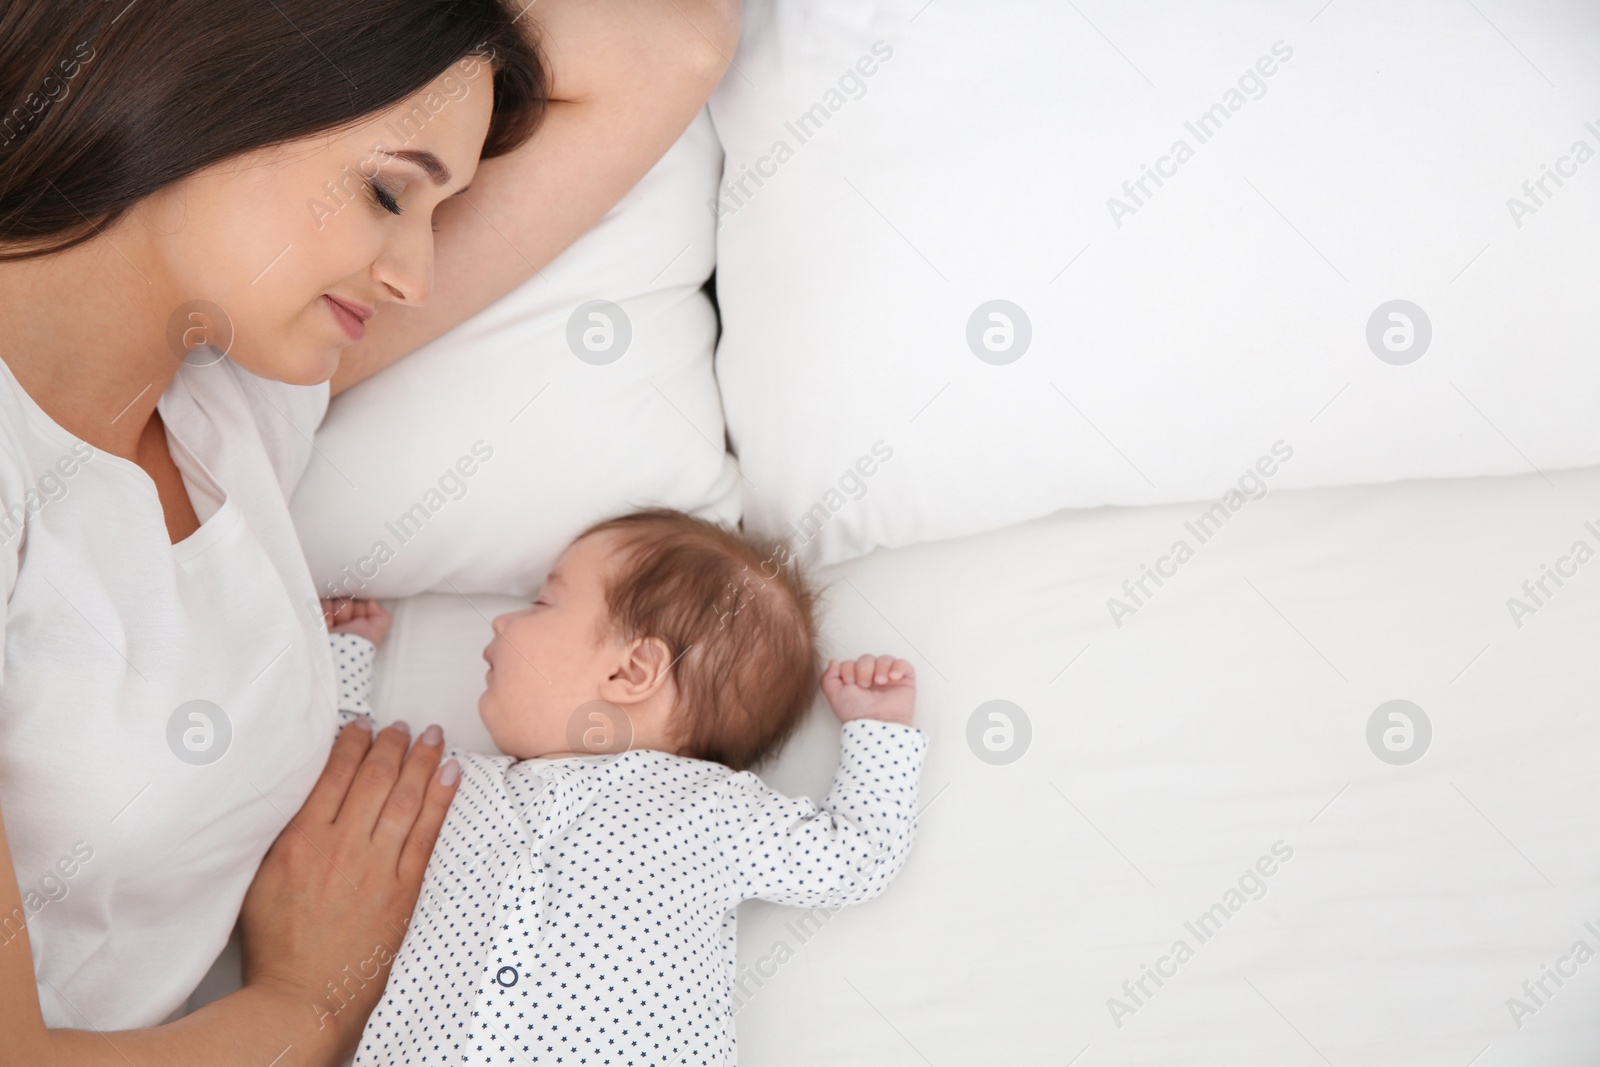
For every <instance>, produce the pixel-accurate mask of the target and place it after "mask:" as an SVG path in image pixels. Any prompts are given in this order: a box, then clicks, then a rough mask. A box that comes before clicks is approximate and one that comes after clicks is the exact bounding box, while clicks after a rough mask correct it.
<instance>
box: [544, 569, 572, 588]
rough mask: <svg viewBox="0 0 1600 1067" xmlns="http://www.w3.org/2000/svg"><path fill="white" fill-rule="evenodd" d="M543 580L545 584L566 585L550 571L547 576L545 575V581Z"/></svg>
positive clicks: (557, 575) (559, 576) (558, 576)
mask: <svg viewBox="0 0 1600 1067" xmlns="http://www.w3.org/2000/svg"><path fill="white" fill-rule="evenodd" d="M544 580H545V581H546V582H547V583H549V584H551V585H566V584H567V583H566V582H564V581H562V580H561V575H559V574H557V573H556V572H555V571H551V572H550V573H549V574H547V575H545V579H544Z"/></svg>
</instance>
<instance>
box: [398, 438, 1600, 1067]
mask: <svg viewBox="0 0 1600 1067" xmlns="http://www.w3.org/2000/svg"><path fill="white" fill-rule="evenodd" d="M1230 503H1232V504H1236V505H1237V507H1233V508H1230V507H1229V506H1228V505H1229V504H1230ZM1218 505H1219V506H1218V507H1209V506H1208V505H1206V504H1185V505H1173V506H1162V507H1146V508H1101V509H1093V510H1087V511H1071V512H1062V513H1059V514H1056V515H1053V516H1050V517H1047V518H1044V519H1041V520H1037V521H1034V522H1030V523H1027V524H1024V525H1018V526H1013V527H1009V528H1006V529H1002V530H998V531H994V532H991V533H987V534H982V535H978V536H973V537H969V538H964V539H961V540H954V541H946V542H938V543H929V544H923V545H916V546H911V547H906V548H898V549H893V550H879V551H877V552H874V553H873V554H871V555H869V556H866V557H864V558H860V559H857V560H853V561H851V562H848V563H845V564H842V565H838V566H834V567H830V568H826V569H823V570H820V571H819V572H817V573H818V577H819V578H820V579H821V580H822V581H823V582H824V583H825V584H826V586H827V592H826V595H825V597H824V614H825V619H824V633H825V640H826V648H825V655H830V656H831V655H855V654H858V653H861V652H892V653H896V654H899V655H903V656H905V657H906V658H908V659H910V660H911V661H912V662H913V663H914V664H915V665H916V667H917V670H918V673H919V677H920V687H919V697H918V712H917V720H918V724H919V725H921V726H922V727H923V728H924V729H925V730H927V731H928V733H929V734H930V735H931V744H930V747H929V754H928V760H927V764H926V768H925V771H924V777H923V782H922V792H921V797H920V801H919V803H920V805H921V809H922V810H921V816H920V819H919V830H918V837H917V843H916V846H915V849H914V850H913V853H912V856H911V859H910V861H909V863H908V864H907V865H906V867H905V869H904V870H903V872H902V873H901V875H900V877H899V878H898V880H897V881H896V882H895V883H894V884H893V885H892V886H891V887H890V888H889V889H888V891H887V892H885V893H884V894H883V895H882V896H880V897H878V898H877V899H875V900H873V901H871V902H869V903H866V904H863V905H860V906H858V907H855V908H848V909H844V910H841V911H838V912H835V913H831V914H830V913H826V912H814V913H806V912H802V911H799V910H797V909H790V908H784V907H779V906H776V905H769V904H766V903H763V902H750V903H747V904H745V905H744V906H743V907H742V909H741V913H740V935H739V937H740V950H739V951H740V956H739V959H740V964H739V966H740V970H739V975H738V981H739V996H738V998H737V1000H736V1003H737V1013H736V1023H737V1028H738V1033H739V1041H740V1047H741V1056H740V1058H741V1060H742V1062H744V1063H746V1064H759V1065H761V1067H787V1065H795V1067H801V1065H804V1067H813V1065H815V1064H818V1063H828V1064H839V1065H855V1064H860V1065H863V1067H868V1065H870V1067H894V1065H898V1064H905V1065H913V1064H923V1065H926V1064H936V1065H938V1067H946V1065H955V1064H1000V1063H1004V1064H1046V1063H1049V1064H1057V1065H1059V1064H1064V1063H1069V1062H1070V1063H1073V1064H1076V1065H1079V1067H1089V1065H1093V1064H1113V1063H1114V1064H1141V1065H1142V1064H1149V1065H1161V1067H1171V1065H1174V1064H1184V1065H1189V1067H1203V1065H1209V1064H1217V1065H1223V1064H1226V1065H1229V1067H1236V1065H1239V1064H1262V1065H1274V1067H1276V1065H1285V1064H1317V1063H1332V1064H1341V1065H1342V1064H1358V1063H1359V1064H1363V1065H1373V1067H1375V1065H1390V1064H1392V1065H1395V1067H1400V1065H1405V1067H1418V1065H1425V1064H1440V1065H1456V1067H1465V1065H1466V1064H1469V1063H1471V1064H1474V1065H1476V1067H1509V1065H1518V1064H1526V1065H1535V1064H1537V1065H1539V1067H1552V1065H1559V1064H1574V1065H1576V1064H1580V1063H1583V1064H1589V1063H1593V1062H1595V1060H1596V1057H1600V963H1594V962H1590V960H1591V959H1592V957H1594V956H1595V954H1596V952H1597V951H1600V848H1596V845H1595V843H1596V842H1597V841H1600V776H1597V775H1596V773H1595V765H1596V761H1597V757H1600V715H1597V714H1596V702H1597V701H1596V694H1597V692H1600V657H1597V656H1596V651H1595V649H1596V638H1597V637H1600V561H1596V560H1595V559H1594V558H1593V557H1594V555H1595V552H1596V550H1597V549H1600V468H1588V469H1580V470H1574V471H1563V472H1550V473H1538V472H1535V473H1530V474H1527V475H1525V476H1514V477H1502V478H1492V479H1474V480H1459V481H1435V482H1400V483H1393V484H1389V485H1380V486H1368V487H1355V488H1337V489H1313V490H1298V491H1275V492H1271V493H1269V494H1267V495H1265V496H1263V497H1261V498H1259V499H1251V498H1249V497H1244V498H1242V500H1238V501H1219V502H1218ZM1180 542H1182V543H1183V544H1186V545H1187V546H1188V549H1189V551H1188V552H1182V551H1179V550H1178V545H1179V543H1180ZM1180 557H1181V559H1180ZM1163 561H1165V562H1163ZM1151 574H1154V575H1155V576H1154V577H1150V575H1151ZM1141 578H1142V579H1143V580H1142V582H1141ZM1157 579H1159V583H1158V581H1157ZM1124 583H1127V584H1126V585H1125V584H1124ZM1558 583H1559V584H1558ZM1130 587H1131V590H1132V594H1131V595H1130V592H1129V589H1130ZM1113 598H1115V599H1116V600H1117V601H1119V602H1120V605H1121V606H1120V607H1117V606H1114V605H1113V604H1112V601H1113ZM1135 601H1137V602H1135ZM519 604H520V602H519V601H514V600H510V599H509V598H499V597H478V596H474V597H470V598H467V597H458V596H453V595H438V594H424V595H422V596H419V597H413V598H410V599H408V600H405V601H401V602H397V603H395V604H393V605H392V606H393V607H394V608H395V610H396V626H395V632H394V634H393V636H392V638H391V640H390V642H389V643H388V644H387V645H386V646H385V648H384V649H383V650H382V652H381V654H380V656H379V665H378V676H377V680H376V683H375V689H374V697H373V701H374V705H375V707H377V708H378V709H380V718H389V717H401V716H403V717H405V718H407V719H408V720H409V721H411V722H412V723H413V724H420V723H424V722H429V721H440V722H443V723H444V724H445V725H446V728H447V732H448V736H449V739H450V741H451V742H452V743H454V744H469V745H485V746H486V745H487V744H488V741H487V736H486V735H485V734H484V733H483V730H482V727H481V725H480V724H478V723H477V721H476V713H475V701H476V696H477V693H478V691H479V686H480V684H481V674H482V667H483V664H482V661H481V659H479V652H480V650H481V648H482V646H483V644H484V643H486V641H487V640H488V637H489V633H490V631H489V620H490V619H491V618H492V617H493V615H494V614H495V613H496V612H497V611H502V610H506V609H508V608H513V607H516V606H518V605H519ZM1129 609H1131V610H1129ZM1396 701H1400V702H1404V703H1401V704H1395V703H1392V702H1396ZM995 702H1003V703H995ZM995 713H998V714H999V716H1000V717H999V718H995V717H993V715H994V714H995ZM1395 715H1398V716H1399V717H1398V718H1395V717H1393V716H1395ZM837 735H838V730H837V725H836V724H835V723H834V721H833V720H832V718H831V716H829V715H828V713H827V710H826V707H825V705H824V704H822V702H821V701H820V699H819V702H818V705H817V707H816V708H815V709H814V712H813V715H812V716H811V718H810V720H809V721H808V723H807V724H806V726H805V728H804V729H803V730H802V732H801V733H800V734H799V735H798V736H797V737H796V739H795V740H794V741H793V742H792V743H791V744H790V745H789V747H788V748H787V749H786V750H785V751H784V753H783V754H782V756H781V757H780V758H779V759H778V760H777V761H776V762H775V763H774V764H772V765H771V766H769V767H767V768H765V769H763V770H762V772H761V773H762V775H763V777H764V778H766V780H767V781H769V782H770V783H771V784H773V785H775V786H776V787H778V788H781V789H785V790H788V791H791V792H793V793H806V794H810V795H811V796H813V797H815V798H818V799H820V798H821V797H822V796H823V795H824V794H825V793H826V791H827V788H828V784H829V781H830V779H831V775H832V766H833V761H834V759H835V757H836V755H837V752H838V737H837Z"/></svg>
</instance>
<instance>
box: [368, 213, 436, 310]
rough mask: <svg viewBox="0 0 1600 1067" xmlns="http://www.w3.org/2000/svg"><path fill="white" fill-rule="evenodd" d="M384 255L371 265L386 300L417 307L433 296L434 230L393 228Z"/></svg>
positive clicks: (425, 226)
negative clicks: (386, 296)
mask: <svg viewBox="0 0 1600 1067" xmlns="http://www.w3.org/2000/svg"><path fill="white" fill-rule="evenodd" d="M395 230H396V232H395V233H394V234H393V236H392V237H391V238H390V240H389V242H388V244H387V245H386V246H385V248H384V251H383V253H382V254H381V255H380V256H379V257H378V258H377V259H376V260H375V261H373V264H372V274H373V277H374V278H375V279H377V281H378V283H379V284H380V285H381V286H382V287H383V289H384V290H385V291H386V292H387V293H388V294H389V299H391V300H393V301H395V302H396V303H398V304H406V305H408V306H412V307H417V306H420V305H422V304H426V303H427V302H428V297H429V296H431V295H432V294H433V227H432V225H431V223H429V222H428V221H427V220H423V221H422V223H421V225H420V226H416V225H414V226H408V227H395Z"/></svg>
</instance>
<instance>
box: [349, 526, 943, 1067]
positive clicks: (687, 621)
mask: <svg viewBox="0 0 1600 1067" xmlns="http://www.w3.org/2000/svg"><path fill="white" fill-rule="evenodd" d="M773 549H776V550H777V555H775V554H774V553H773V551H772V550H773ZM778 555H781V556H782V557H783V558H782V559H781V560H779V559H778V558H777V556H778ZM814 602H815V593H814V592H813V590H812V589H811V588H810V586H809V585H808V583H807V579H806V578H805V576H804V574H803V573H802V572H801V571H800V570H799V568H798V567H797V566H795V565H793V564H790V563H789V561H788V559H787V555H786V553H784V552H783V550H782V549H781V548H779V547H778V546H777V544H776V543H761V542H758V541H755V540H753V539H749V538H745V537H743V536H741V535H738V534H735V533H732V532H730V531H728V530H726V529H723V528H722V527H720V526H716V525H713V524H711V523H708V522H704V521H702V520H699V519H695V518H692V517H690V516H688V515H685V514H683V513H681V512H675V511H670V510H666V509H654V510H650V511H644V512H638V513H635V514H632V515H627V516H624V517H622V518H619V519H612V520H609V521H607V522H603V523H600V524H598V525H596V526H594V527H591V528H590V529H589V530H587V531H585V532H584V533H583V534H581V535H580V536H579V537H578V538H577V539H576V540H575V541H573V543H572V544H571V545H569V546H568V548H567V550H566V551H565V552H564V553H563V554H562V556H561V558H560V560H559V561H558V562H557V563H556V566H555V567H554V568H553V569H552V570H551V572H550V574H549V576H548V578H547V579H546V580H545V584H544V588H543V589H542V590H541V591H540V594H539V599H538V600H536V601H535V602H534V603H533V604H532V605H531V606H529V607H528V608H526V609H524V610H522V611H518V612H514V613H512V614H508V615H502V616H500V617H499V618H497V619H495V620H494V632H495V636H494V639H493V640H492V641H490V642H489V645H488V647H487V648H486V649H485V650H484V659H485V660H487V661H488V664H489V669H488V672H487V674H486V676H485V678H486V684H485V689H484V692H483V695H482V696H480V697H479V698H478V712H479V715H480V717H481V718H482V720H483V723H484V725H485V726H486V727H488V730H489V734H490V736H491V737H492V738H493V739H494V742H495V744H496V745H497V746H498V747H499V748H500V750H501V751H502V752H505V753H507V755H501V756H490V755H477V754H472V753H464V752H460V751H458V750H451V751H449V752H447V753H446V755H447V756H453V757H454V758H455V759H457V761H458V762H459V764H460V768H461V787H460V789H459V791H458V792H457V794H456V797H455V799H454V801H453V802H452V804H451V807H450V811H449V814H448V815H447V816H446V818H445V822H444V827H443V829H442V830H441V832H440V835H439V839H438V844H437V846H436V847H435V849H434V852H433V857H432V859H431V860H430V861H429V864H428V870H427V874H426V876H425V878H424V879H423V883H422V892H421V895H420V896H419V898H418V900H417V906H416V910H415V913H414V914H413V917H412V921H411V925H410V927H409V929H408V930H407V932H406V936H405V939H404V941H403V943H402V945H401V947H400V951H399V952H398V954H397V955H396V956H395V958H394V964H393V968H392V970H391V972H390V974H389V980H388V985H387V986H386V988H385V990H384V994H383V998H382V1000H381V1001H380V1003H379V1005H378V1007H377V1009H376V1010H375V1011H374V1012H373V1013H372V1016H371V1018H370V1019H369V1020H368V1022H367V1027H366V1030H365V1032H364V1033H363V1034H362V1036H361V1044H360V1048H359V1049H358V1051H357V1053H356V1058H355V1064H356V1067H377V1065H379V1064H445V1063H449V1064H536V1063H538V1064H542V1063H551V1064H554V1063H562V1064H582V1063H589V1064H641V1065H642V1064H674V1065H677V1064H691V1065H704V1067H724V1065H730V1064H734V1063H736V1062H737V1057H736V1045H735V1037H734V1025H733V1011H734V1008H733V996H734V980H735V968H736V965H737V964H736V959H735V917H734V908H735V907H736V906H737V905H738V904H739V902H740V901H742V900H748V899H750V898H753V897H756V898H760V899H763V900H769V901H773V902H775V903H778V904H786V905H791V906H794V907H802V908H828V909H833V908H837V907H840V906H842V905H846V904H856V903H860V902H861V901H864V900H868V899H870V898H871V897H873V896H875V895H877V894H878V893H879V892H881V891H882V890H883V889H884V888H885V887H886V886H887V885H888V883H889V881H890V880H891V879H892V878H893V877H894V876H895V874H896V873H897V872H898V871H899V869H900V867H901V866H902V864H903V863H904V862H905V859H906V856H907V853H908V852H909V850H910V847H911V840H912V836H913V834H914V832H915V829H916V800H917V782H918V776H919V774H920V772H921V767H922V757H923V752H924V750H925V749H926V747H927V740H928V739H927V735H926V734H925V733H924V732H923V731H922V730H920V729H918V728H916V727H915V726H912V725H911V718H912V706H913V701H914V697H915V691H916V690H915V676H914V673H913V671H912V668H911V665H910V664H909V663H907V662H905V661H904V660H900V659H894V658H892V657H889V656H877V657H871V656H863V657H862V658H861V659H860V660H859V661H850V662H835V661H829V662H828V663H827V664H826V667H825V669H824V668H823V665H822V664H821V663H820V662H819V655H818V652H817V649H816V623H815V620H814V616H813V607H814ZM337 607H338V611H337V612H336V613H334V614H333V615H331V616H330V619H331V623H332V625H331V627H330V629H331V630H332V631H333V632H332V635H331V638H330V639H331V640H332V642H333V643H334V653H335V655H334V658H335V661H336V662H337V663H338V664H339V667H340V698H341V699H340V707H341V709H342V711H341V715H342V717H343V718H346V719H349V718H350V717H351V716H353V715H355V714H364V713H366V710H367V709H366V694H367V690H368V687H369V686H370V679H371V665H372V660H373V656H374V654H375V650H376V645H375V643H374V641H381V640H382V639H383V636H384V634H385V632H386V630H387V621H388V620H387V617H386V616H384V615H383V614H382V609H380V608H378V607H377V605H375V604H370V603H362V602H357V603H356V604H355V605H354V610H353V611H352V606H351V605H350V604H349V602H345V603H343V604H340V605H338V606H337ZM819 673H820V675H821V684H822V690H823V693H824V694H825V695H826V697H827V699H828V702H829V704H830V705H831V706H832V708H833V712H834V714H835V715H836V716H837V717H838V718H839V720H840V722H841V723H842V724H843V725H842V727H841V730H840V734H841V752H840V758H839V765H838V768H837V770H836V771H835V773H834V777H833V785H832V788H831V790H830V791H829V793H828V796H827V799H826V800H825V801H824V802H823V803H822V804H821V805H820V806H819V805H817V804H816V803H814V802H813V801H811V800H810V799H809V798H803V797H802V798H798V799H797V798H790V797H787V796H784V795H782V794H780V793H778V792H776V791H774V790H772V789H770V788H768V787H767V786H766V785H765V784H764V783H763V782H762V781H761V779H760V778H758V777H756V776H755V775H754V774H753V773H751V772H750V771H749V770H747V768H749V767H751V766H753V765H756V764H759V763H760V762H762V761H763V760H764V759H766V758H767V757H769V756H771V755H773V754H774V753H775V752H777V750H778V749H779V748H780V747H781V746H782V745H783V743H784V741H785V740H786V739H787V738H788V737H789V735H790V734H791V733H793V731H794V730H795V728H796V727H797V726H798V725H799V723H800V722H801V720H802V719H803V718H804V716H805V714H806V712H807V710H808V709H809V708H810V705H811V701H812V699H813V697H814V695H815V692H816V685H817V678H818V675H819Z"/></svg>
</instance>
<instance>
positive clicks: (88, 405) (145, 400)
mask: <svg viewBox="0 0 1600 1067" xmlns="http://www.w3.org/2000/svg"><path fill="white" fill-rule="evenodd" d="M145 251H146V248H145V247H144V246H143V243H142V242H140V241H139V240H138V237H137V234H136V233H130V232H129V230H128V229H127V228H121V227H119V228H115V229H114V230H113V231H109V232H107V233H103V234H101V235H99V236H96V237H94V238H92V239H90V240H89V241H86V242H84V243H83V244H81V245H78V246H77V247H76V248H70V249H68V250H67V251H65V252H58V253H55V254H54V255H49V256H41V257H39V258H37V259H26V260H19V261H3V262H0V323H4V324H5V325H4V331H3V333H0V359H3V360H4V361H5V363H6V366H8V367H9V368H10V369H11V373H12V374H13V375H15V376H16V378H17V381H18V382H20V383H21V384H22V387H23V389H25V390H27V393H28V395H29V396H30V397H32V398H33V401H34V403H36V404H38V405H39V407H40V408H42V409H43V410H44V412H45V414H47V415H49V416H50V417H51V418H52V419H53V420H55V421H56V422H57V423H58V424H60V426H61V427H62V428H63V429H65V430H66V431H67V432H68V433H71V434H73V435H74V436H76V437H79V438H81V439H82V440H84V441H87V442H88V443H89V444H91V445H93V446H94V447H95V448H97V449H100V450H103V451H105V452H109V453H111V454H112V455H117V456H122V457H124V458H126V459H130V460H132V459H135V458H136V455H137V453H138V445H139V440H140V437H141V435H142V434H143V433H144V432H145V429H146V427H147V425H148V424H149V422H150V419H151V416H152V415H153V414H154V412H155V407H156V401H157V400H158V399H160V397H161V394H162V393H163V392H164V391H165V390H166V388H167V385H168V384H169V383H170V382H171V381H172V377H173V375H175V374H176V373H177V371H178V367H179V365H180V364H181V362H182V360H181V359H180V358H179V357H178V356H176V355H174V354H172V353H170V352H168V351H166V337H165V334H166V322H165V321H164V320H165V318H166V317H167V315H168V311H167V310H164V309H163V307H162V303H161V294H162V293H163V292H164V287H163V286H162V285H161V284H160V283H161V281H162V279H161V277H159V272H156V271H154V269H153V267H151V266H150V260H149V259H148V257H147V256H145V255H144V253H145ZM140 261H143V262H144V263H145V265H146V266H145V267H144V268H143V269H141V267H140V266H139V265H138V263H139V262H140ZM152 274H156V275H157V276H155V277H152Z"/></svg>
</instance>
